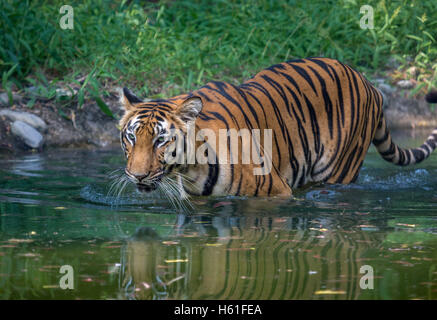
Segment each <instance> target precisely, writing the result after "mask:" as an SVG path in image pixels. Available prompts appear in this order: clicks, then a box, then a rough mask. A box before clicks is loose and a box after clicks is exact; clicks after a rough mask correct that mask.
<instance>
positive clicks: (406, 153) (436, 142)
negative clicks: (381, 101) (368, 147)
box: [372, 91, 437, 166]
mask: <svg viewBox="0 0 437 320" xmlns="http://www.w3.org/2000/svg"><path fill="white" fill-rule="evenodd" d="M425 98H426V101H427V102H428V103H437V91H431V92H430V93H428V94H427V95H426V97H425ZM372 142H373V144H374V145H375V147H376V149H377V150H378V152H379V154H380V155H381V156H382V157H383V158H384V159H385V160H386V161H388V162H391V163H394V164H396V165H398V166H407V165H410V164H415V163H420V162H422V161H423V160H425V159H426V158H428V157H429V156H430V155H431V153H432V152H433V151H434V149H435V148H436V147H437V129H434V131H433V132H432V133H431V135H430V136H429V137H428V138H427V139H426V140H425V142H424V143H423V144H422V145H421V146H420V147H419V148H411V149H403V148H400V147H399V146H397V145H396V144H395V143H394V142H393V140H392V138H391V135H390V132H389V130H388V127H387V124H386V121H385V118H384V116H382V117H381V119H380V120H379V124H378V127H377V129H376V133H375V136H374V138H373V141H372Z"/></svg>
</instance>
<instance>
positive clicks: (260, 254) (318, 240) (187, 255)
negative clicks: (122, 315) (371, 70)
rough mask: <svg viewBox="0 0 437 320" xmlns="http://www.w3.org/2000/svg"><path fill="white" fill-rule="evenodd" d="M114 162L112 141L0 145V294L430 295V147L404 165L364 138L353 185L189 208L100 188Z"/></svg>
mask: <svg viewBox="0 0 437 320" xmlns="http://www.w3.org/2000/svg"><path fill="white" fill-rule="evenodd" d="M423 138H424V135H419V136H418V137H416V138H409V137H408V136H405V137H401V142H402V143H401V145H411V146H413V145H414V146H416V145H419V144H420V143H421V142H422V140H423ZM397 141H399V139H398V140H397ZM123 163H124V160H123V158H122V155H121V151H120V150H119V149H114V150H104V151H86V150H57V151H48V152H46V153H43V154H31V155H23V156H20V157H14V158H13V157H11V156H6V155H1V156H0V299H52V298H56V299H437V156H436V155H434V156H432V157H431V158H430V159H428V161H426V162H424V163H423V164H421V165H419V166H415V167H408V168H400V167H396V166H393V165H391V164H388V163H386V162H384V161H383V160H382V159H381V158H380V157H379V156H378V155H377V154H376V152H375V150H374V149H373V148H371V149H370V151H369V154H368V156H367V158H366V161H365V163H364V167H363V169H362V171H361V175H360V178H359V180H358V182H357V183H356V184H353V185H349V186H326V185H322V186H317V187H312V188H308V189H305V190H299V191H297V192H296V193H295V198H294V199H290V200H278V199H276V200H275V199H250V198H247V199H246V198H226V197H223V198H201V197H199V198H195V199H193V203H194V205H195V210H194V211H193V212H192V214H190V215H187V214H182V213H178V212H176V211H175V210H174V209H173V208H172V207H171V205H170V204H169V203H168V202H166V201H165V200H164V199H160V198H158V197H156V196H155V197H152V198H150V197H148V198H145V197H143V196H141V195H140V194H138V193H137V192H136V191H135V190H134V189H133V188H130V189H129V188H128V189H127V190H126V192H125V193H124V194H123V195H121V197H120V198H118V199H116V198H115V197H113V196H108V195H107V192H108V189H109V185H110V179H109V178H108V176H109V173H110V172H111V171H113V170H114V169H117V168H121V167H123ZM63 265H70V266H71V267H72V268H73V274H72V279H73V280H72V282H71V284H72V285H73V287H74V288H73V289H61V287H60V280H61V277H62V276H63V274H61V273H60V268H61V266H63ZM365 265H366V266H370V267H371V268H372V269H373V276H374V277H373V289H372V288H366V287H365V286H364V288H363V286H360V280H361V278H362V277H363V276H365V275H369V273H367V272H368V271H365V272H364V273H361V272H360V268H361V267H362V266H365ZM364 283H365V284H367V285H369V284H371V280H366V281H364Z"/></svg>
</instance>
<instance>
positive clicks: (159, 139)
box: [157, 137, 165, 143]
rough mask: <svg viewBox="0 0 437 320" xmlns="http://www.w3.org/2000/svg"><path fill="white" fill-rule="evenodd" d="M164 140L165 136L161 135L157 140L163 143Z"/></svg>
mask: <svg viewBox="0 0 437 320" xmlns="http://www.w3.org/2000/svg"><path fill="white" fill-rule="evenodd" d="M164 140H165V138H164V137H159V138H158V140H157V141H158V142H159V143H162V142H164Z"/></svg>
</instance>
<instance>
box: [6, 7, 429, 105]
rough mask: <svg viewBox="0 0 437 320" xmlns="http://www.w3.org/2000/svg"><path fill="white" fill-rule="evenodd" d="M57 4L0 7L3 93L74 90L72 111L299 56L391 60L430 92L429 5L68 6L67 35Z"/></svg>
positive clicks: (379, 67)
mask: <svg viewBox="0 0 437 320" xmlns="http://www.w3.org/2000/svg"><path fill="white" fill-rule="evenodd" d="M63 4H65V1H58V0H52V1H14V0H3V1H1V2H0V29H1V32H0V44H1V46H0V70H1V72H2V74H3V77H2V87H3V91H10V89H11V88H15V89H23V88H24V87H25V86H29V85H34V86H44V87H45V88H47V87H48V89H45V95H46V96H47V97H48V98H53V97H55V96H56V92H55V91H54V90H51V89H50V86H53V85H54V84H56V83H63V84H64V85H66V84H77V85H78V86H79V87H80V90H78V92H75V94H74V95H73V96H74V98H76V99H77V101H78V102H79V105H81V104H83V100H84V96H87V97H89V96H91V97H94V98H96V97H97V98H98V97H99V95H100V94H101V93H102V92H105V89H106V88H109V87H110V86H112V85H119V86H129V87H133V89H134V90H136V91H137V92H138V93H139V94H141V95H143V96H149V97H156V96H164V97H165V96H171V95H174V94H178V93H181V92H184V91H187V90H192V89H194V88H196V87H199V86H201V85H203V84H205V83H206V82H207V81H209V80H213V79H216V80H218V79H220V80H225V81H231V82H233V83H239V82H241V81H242V80H244V79H247V78H249V77H250V76H251V75H253V74H254V73H256V72H257V71H259V70H261V69H262V68H264V67H267V66H269V65H271V64H275V63H278V62H282V61H284V60H287V59H292V58H301V57H307V56H327V57H332V58H337V59H340V60H341V61H344V62H346V63H349V64H351V65H352V66H354V67H356V68H358V69H359V70H361V71H366V72H367V73H368V74H373V73H375V72H378V71H379V72H381V73H382V72H383V70H384V68H385V66H386V64H387V61H389V59H390V58H391V61H394V60H395V61H397V62H398V64H399V66H398V68H399V70H401V71H402V70H405V69H406V68H408V67H409V66H411V65H414V66H416V67H417V68H419V70H420V75H419V77H418V79H417V80H418V82H419V84H420V87H419V88H418V90H419V89H422V88H423V90H428V89H429V88H430V87H431V86H433V87H437V72H436V71H437V43H436V39H437V2H436V1H434V0H423V1H420V0H413V1H412V0H400V1H384V0H365V1H356V0H340V1H327V0H314V1H277V0H257V1H242V0H241V1H233V0H226V1H225V0H216V1H201V0H186V1H160V2H149V1H126V0H125V1H121V2H118V1H105V0H86V1H68V4H69V5H71V6H72V7H73V8H74V29H73V30H63V29H61V28H60V26H59V20H60V19H61V17H62V14H60V13H59V9H60V7H61V6H62V5H63ZM364 4H369V5H371V6H372V7H373V8H374V16H375V19H374V29H373V30H363V29H361V28H360V26H359V23H360V19H361V17H362V16H363V14H361V13H360V7H361V6H362V5H364ZM79 78H82V79H87V81H86V84H85V85H84V81H83V80H82V81H78V79H79ZM98 99H100V98H98ZM99 105H100V104H99ZM102 108H103V109H104V103H103V104H102Z"/></svg>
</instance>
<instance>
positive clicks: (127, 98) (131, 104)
mask: <svg viewBox="0 0 437 320" xmlns="http://www.w3.org/2000/svg"><path fill="white" fill-rule="evenodd" d="M120 100H121V104H122V105H123V107H124V110H125V111H130V110H132V109H134V108H135V104H137V103H141V102H143V101H142V100H141V99H140V98H138V97H137V96H136V95H134V94H133V93H132V92H131V91H130V90H129V89H128V88H123V91H122V93H121V99H120Z"/></svg>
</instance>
